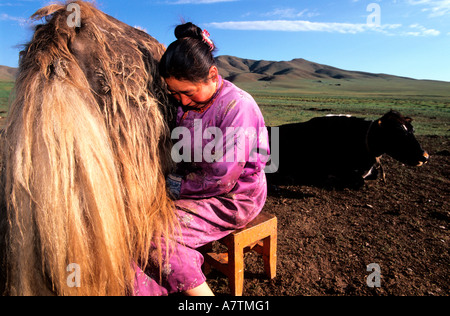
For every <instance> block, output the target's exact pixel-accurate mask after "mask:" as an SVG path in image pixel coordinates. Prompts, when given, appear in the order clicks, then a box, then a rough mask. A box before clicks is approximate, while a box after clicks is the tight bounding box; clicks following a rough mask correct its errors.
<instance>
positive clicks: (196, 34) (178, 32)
mask: <svg viewBox="0 0 450 316" xmlns="http://www.w3.org/2000/svg"><path fill="white" fill-rule="evenodd" d="M202 32H203V31H202V29H201V28H199V27H198V26H197V25H195V24H192V23H191V22H188V23H185V24H181V25H178V26H177V27H176V28H175V37H176V38H177V39H182V38H186V37H191V38H195V39H199V40H202V39H203V35H202Z"/></svg>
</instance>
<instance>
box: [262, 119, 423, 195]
mask: <svg viewBox="0 0 450 316" xmlns="http://www.w3.org/2000/svg"><path fill="white" fill-rule="evenodd" d="M411 122H412V119H411V118H408V117H403V116H402V115H401V114H400V113H398V112H396V111H390V112H389V113H387V114H386V115H384V116H383V117H382V118H380V119H378V120H376V121H368V120H365V119H361V118H356V117H349V116H328V117H320V118H314V119H312V120H310V121H308V122H305V123H296V124H289V125H283V126H280V127H279V134H280V137H279V168H278V172H277V173H276V174H274V175H269V181H270V180H272V181H276V180H277V179H278V180H279V179H280V177H282V178H286V177H289V178H291V179H293V180H294V181H295V182H300V183H309V184H324V183H327V184H330V183H329V181H330V179H334V180H335V181H332V184H333V185H339V186H345V187H361V186H362V185H363V184H364V180H367V179H376V178H377V177H378V174H379V172H378V171H379V170H380V168H381V164H380V158H381V156H382V155H383V154H387V155H389V156H391V157H392V158H394V159H396V160H398V161H400V162H402V163H404V164H406V165H409V166H422V165H423V164H424V163H426V162H427V161H428V159H429V155H428V153H427V152H426V151H424V150H423V149H422V147H421V146H420V144H419V142H418V141H417V140H416V138H415V137H414V129H413V127H412V125H411ZM271 138H272V137H271ZM272 141H273V140H272ZM271 147H272V152H274V151H275V150H276V147H277V146H276V144H271Z"/></svg>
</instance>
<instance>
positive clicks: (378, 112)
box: [0, 79, 450, 137]
mask: <svg viewBox="0 0 450 316" xmlns="http://www.w3.org/2000/svg"><path fill="white" fill-rule="evenodd" d="M236 84H237V85H238V86H240V87H242V88H243V89H244V90H246V91H248V92H249V93H251V94H252V95H253V96H254V97H255V99H256V101H257V102H258V104H259V106H260V107H261V110H262V112H263V114H264V117H265V119H266V124H267V125H268V126H278V125H282V124H286V123H292V122H303V121H307V120H309V119H311V118H313V117H317V116H323V115H327V114H351V115H354V116H358V117H364V118H367V119H377V118H379V117H381V116H382V115H383V114H384V113H386V112H388V111H389V110H391V109H393V110H397V111H399V112H400V113H402V114H403V115H405V116H410V117H412V118H413V119H414V122H415V123H414V126H415V128H416V133H417V134H418V135H437V136H446V137H450V83H448V82H436V81H419V80H410V79H404V80H400V79H399V80H378V79H372V80H323V81H322V80H297V81H279V82H237V83H236ZM13 86H14V83H13V82H11V81H7V82H0V116H2V117H3V118H4V117H6V115H7V111H8V102H9V98H10V93H11V90H12V88H13ZM4 121H5V120H4V119H2V120H1V121H0V125H2V126H3V125H4Z"/></svg>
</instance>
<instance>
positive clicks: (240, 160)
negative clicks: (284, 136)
mask: <svg viewBox="0 0 450 316" xmlns="http://www.w3.org/2000/svg"><path fill="white" fill-rule="evenodd" d="M177 126H178V127H177V128H176V129H175V130H174V132H173V133H172V139H173V141H174V143H175V146H174V150H173V151H172V157H173V158H174V159H175V161H177V162H178V161H180V160H183V161H181V162H179V163H178V164H177V172H176V173H177V175H178V177H180V178H181V179H182V181H181V187H178V188H179V189H178V192H177V194H176V195H177V196H178V199H177V200H176V207H177V215H178V219H179V222H180V225H181V232H180V234H178V235H177V237H176V240H177V243H176V246H175V249H174V253H173V254H172V256H171V257H170V260H169V261H168V262H164V263H163V270H162V271H161V272H162V280H160V279H159V275H160V273H159V270H155V269H151V268H149V269H147V270H146V271H145V272H146V273H145V274H144V273H143V272H142V271H141V270H140V269H138V268H137V269H136V270H137V271H138V272H137V278H136V287H135V293H134V294H136V295H167V294H171V293H175V292H184V291H186V290H190V289H193V288H196V287H198V286H200V285H201V284H203V283H204V282H205V281H206V278H205V276H204V275H203V273H202V270H201V267H202V264H203V256H202V255H201V254H200V253H199V252H198V251H197V250H196V249H197V248H199V247H201V246H203V245H205V244H207V243H209V242H212V241H215V240H219V239H221V238H223V237H225V236H227V235H228V234H230V233H231V232H232V231H234V230H236V229H239V228H243V227H245V226H246V225H247V224H248V223H249V222H250V221H252V220H253V219H254V218H255V217H256V216H257V215H258V214H259V213H260V212H261V210H262V208H263V206H264V203H265V201H266V197H267V183H266V176H265V173H264V168H265V165H266V162H267V160H268V155H269V142H268V133H267V128H266V127H265V123H264V118H263V115H262V114H261V111H260V109H259V107H258V105H257V104H256V102H255V101H254V99H253V98H252V97H251V96H250V95H249V94H248V93H246V92H244V91H243V90H241V89H239V88H238V87H236V86H235V85H234V84H232V83H230V82H228V81H226V80H222V78H220V79H219V88H218V90H217V92H216V93H215V95H214V96H213V98H212V100H211V101H210V102H209V104H207V105H206V106H204V107H203V108H201V109H193V108H185V107H180V108H179V109H178V116H177ZM180 135H183V136H180Z"/></svg>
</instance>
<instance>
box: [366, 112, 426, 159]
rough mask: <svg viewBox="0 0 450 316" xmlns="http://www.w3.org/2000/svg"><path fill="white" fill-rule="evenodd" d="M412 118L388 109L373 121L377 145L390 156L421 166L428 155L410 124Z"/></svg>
mask: <svg viewBox="0 0 450 316" xmlns="http://www.w3.org/2000/svg"><path fill="white" fill-rule="evenodd" d="M411 122H412V119H411V118H409V117H404V116H402V115H401V114H400V113H398V112H396V111H390V112H389V113H387V114H386V115H384V116H383V117H382V118H381V119H379V120H378V121H376V122H375V124H376V128H377V130H378V133H376V136H374V138H375V139H374V141H375V142H376V143H377V147H378V148H379V149H380V150H381V151H382V152H384V153H386V154H388V155H389V156H391V157H392V158H394V159H396V160H398V161H400V162H402V163H404V164H407V165H410V166H422V165H423V164H425V163H427V162H428V159H429V158H430V156H429V155H428V153H427V152H426V151H424V150H423V149H422V147H421V146H420V144H419V142H418V141H417V139H416V137H415V136H414V128H413V126H412V125H411Z"/></svg>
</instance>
